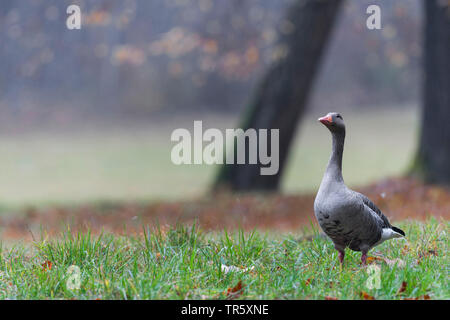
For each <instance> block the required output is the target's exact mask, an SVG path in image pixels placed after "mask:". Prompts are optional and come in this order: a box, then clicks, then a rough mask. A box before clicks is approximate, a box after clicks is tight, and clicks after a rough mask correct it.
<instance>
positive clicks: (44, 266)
mask: <svg viewBox="0 0 450 320" xmlns="http://www.w3.org/2000/svg"><path fill="white" fill-rule="evenodd" d="M52 265H53V264H52V262H51V261H45V262H44V263H43V264H42V265H41V266H42V270H43V271H45V270H51V269H52Z"/></svg>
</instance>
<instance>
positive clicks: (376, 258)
mask: <svg viewBox="0 0 450 320" xmlns="http://www.w3.org/2000/svg"><path fill="white" fill-rule="evenodd" d="M375 261H383V259H382V258H380V257H367V260H366V263H367V264H371V263H373V262H375Z"/></svg>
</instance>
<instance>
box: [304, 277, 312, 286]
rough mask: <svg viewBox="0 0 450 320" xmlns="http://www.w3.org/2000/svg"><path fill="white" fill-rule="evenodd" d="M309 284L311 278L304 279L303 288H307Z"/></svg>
mask: <svg viewBox="0 0 450 320" xmlns="http://www.w3.org/2000/svg"><path fill="white" fill-rule="evenodd" d="M310 284H311V278H308V279H306V281H305V286H309V285H310Z"/></svg>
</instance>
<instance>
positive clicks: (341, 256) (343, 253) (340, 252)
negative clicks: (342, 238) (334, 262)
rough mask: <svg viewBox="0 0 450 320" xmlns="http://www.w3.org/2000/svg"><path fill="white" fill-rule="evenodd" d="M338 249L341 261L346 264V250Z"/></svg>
mask: <svg viewBox="0 0 450 320" xmlns="http://www.w3.org/2000/svg"><path fill="white" fill-rule="evenodd" d="M338 251H339V261H340V263H341V264H344V256H345V251H343V250H338Z"/></svg>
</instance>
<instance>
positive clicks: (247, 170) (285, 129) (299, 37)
mask: <svg viewBox="0 0 450 320" xmlns="http://www.w3.org/2000/svg"><path fill="white" fill-rule="evenodd" d="M340 4H341V0H336V1H328V0H298V1H296V2H295V3H294V4H293V5H292V6H291V7H290V8H289V9H288V12H287V17H286V21H285V22H284V23H283V26H284V27H283V29H284V34H282V35H281V37H280V45H279V48H280V50H279V54H280V59H279V60H277V62H275V63H274V65H273V66H272V67H271V68H270V70H269V71H268V73H267V74H266V76H265V77H264V78H263V80H262V82H261V83H260V84H259V87H258V88H257V90H256V91H255V94H254V96H253V99H252V100H251V102H250V105H249V108H248V109H247V111H246V112H247V114H246V115H245V117H244V119H243V122H242V124H241V126H240V127H241V128H243V129H244V130H246V129H248V128H254V129H256V130H258V129H279V171H278V173H277V174H275V175H261V174H260V168H261V165H260V164H234V165H231V164H228V165H223V166H222V167H221V170H220V172H219V176H218V179H217V180H216V184H215V187H216V188H217V187H226V188H229V189H231V190H234V191H254V190H275V189H277V188H278V185H279V182H280V178H281V176H282V174H283V171H284V167H285V166H284V165H285V163H286V159H287V156H288V153H289V148H290V146H291V142H292V138H293V137H294V135H295V132H296V128H297V124H298V123H299V121H300V119H301V117H302V115H303V111H304V110H305V106H306V103H307V98H308V95H309V93H310V91H311V87H312V83H313V80H314V76H315V74H316V73H317V70H318V68H319V64H320V57H321V55H322V53H323V51H324V48H325V45H326V43H327V41H328V39H329V36H330V32H331V30H332V28H333V24H334V21H335V20H336V17H337V13H338V11H339V7H340ZM268 140H269V141H270V138H269V139H268ZM268 150H269V151H270V150H271V149H270V146H269V148H268ZM246 155H248V146H246Z"/></svg>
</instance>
